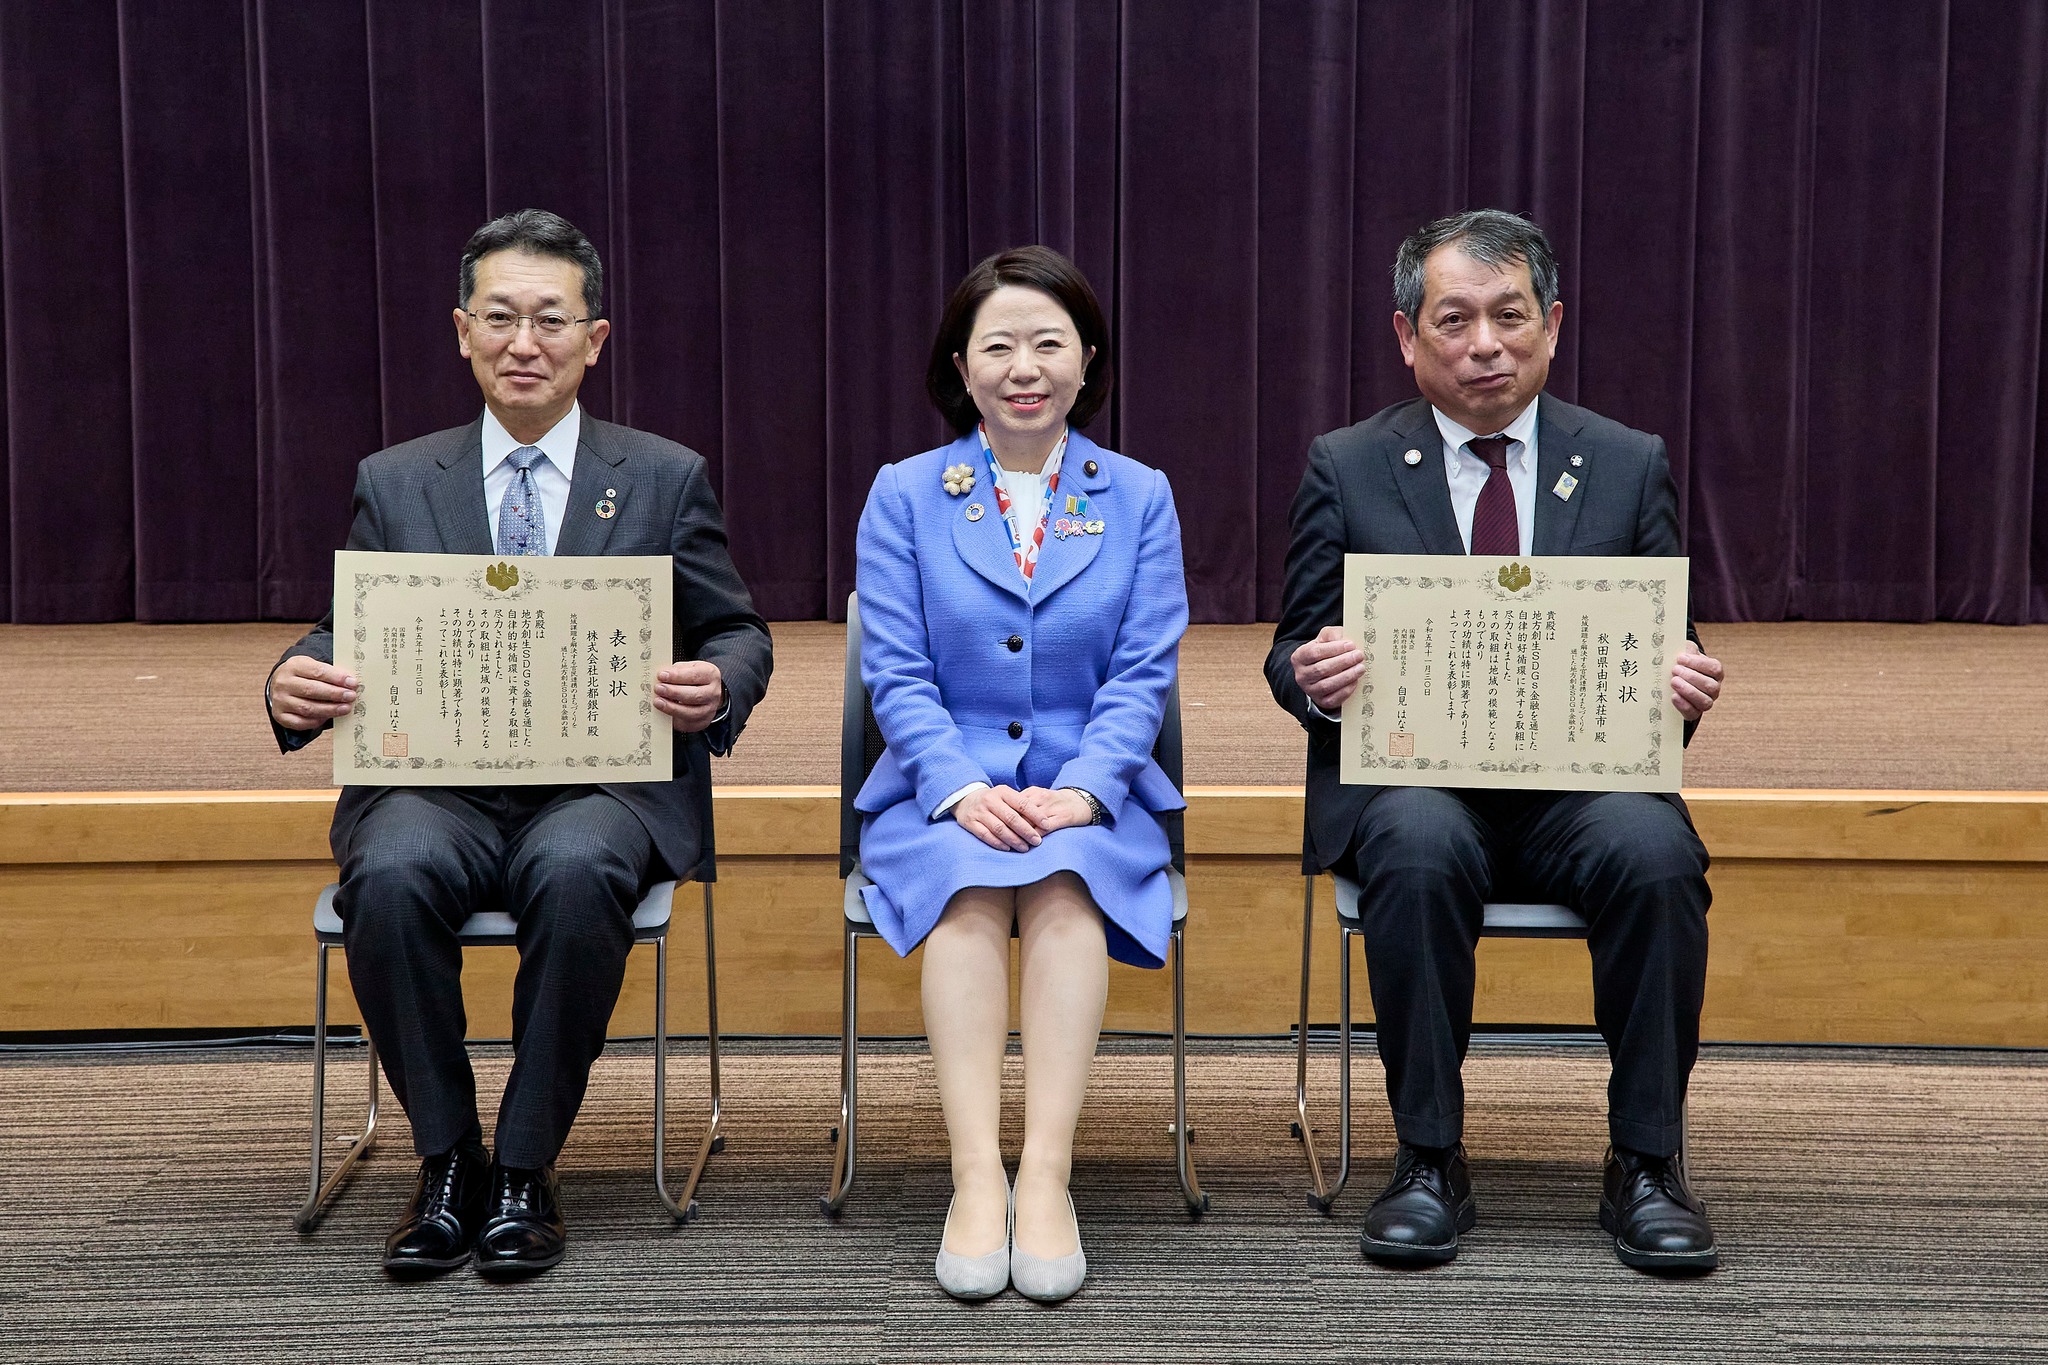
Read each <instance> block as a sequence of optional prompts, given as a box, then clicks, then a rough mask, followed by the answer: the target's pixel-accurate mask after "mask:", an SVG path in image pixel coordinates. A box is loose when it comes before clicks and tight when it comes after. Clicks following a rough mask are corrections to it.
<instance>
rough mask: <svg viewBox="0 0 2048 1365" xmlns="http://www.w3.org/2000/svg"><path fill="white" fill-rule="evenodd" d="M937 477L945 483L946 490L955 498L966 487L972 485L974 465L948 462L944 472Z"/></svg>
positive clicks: (966, 488)
mask: <svg viewBox="0 0 2048 1365" xmlns="http://www.w3.org/2000/svg"><path fill="white" fill-rule="evenodd" d="M939 479H940V481H941V482H942V483H944V484H945V485H946V491H947V492H948V493H951V494H952V495H953V496H954V497H956V498H957V497H959V496H960V495H961V494H963V493H965V492H966V491H967V490H968V489H970V488H972V487H974V466H973V465H971V464H949V465H947V466H946V470H945V472H944V473H943V474H941V475H940V476H939Z"/></svg>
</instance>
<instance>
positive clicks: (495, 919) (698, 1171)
mask: <svg viewBox="0 0 2048 1365" xmlns="http://www.w3.org/2000/svg"><path fill="white" fill-rule="evenodd" d="M693 757H696V758H697V759H698V763H697V770H698V772H699V773H700V774H701V777H700V779H699V780H698V781H697V783H696V784H695V786H696V788H697V791H698V794H699V796H700V798H701V800H700V806H699V808H700V809H701V810H702V811H703V812H704V817H703V820H704V829H703V853H702V855H701V856H700V858H699V860H698V863H697V866H696V867H695V868H693V869H691V871H690V873H689V875H688V876H686V877H682V878H680V879H678V880H680V881H694V882H701V883H702V884H703V886H704V987H705V992H704V993H705V1014H706V1021H707V1033H706V1038H707V1040H708V1045H709V1053H710V1058H711V1121H710V1123H709V1125H707V1126H706V1128H705V1130H704V1140H703V1142H702V1143H701V1144H699V1146H698V1148H697V1157H696V1160H695V1161H694V1162H693V1163H691V1166H690V1175H689V1178H688V1179H687V1180H685V1181H684V1182H683V1192H682V1195H681V1197H680V1198H678V1197H675V1196H672V1195H670V1194H669V1188H668V1159H667V1158H668V1147H667V1142H668V930H669V921H670V918H671V915H672V913H673V906H674V902H675V891H676V885H677V883H676V882H675V881H662V882H656V883H655V884H654V885H653V886H650V887H649V888H648V889H647V893H646V894H645V895H644V896H642V897H641V898H640V904H639V905H638V906H636V907H635V908H634V910H633V942H634V943H635V944H641V943H652V944H653V945H654V1188H655V1192H656V1193H657V1194H659V1195H660V1196H661V1202H662V1203H663V1204H664V1205H666V1206H667V1208H668V1211H669V1214H670V1216H672V1217H673V1218H674V1219H675V1220H676V1221H677V1222H678V1223H687V1222H689V1221H691V1220H692V1219H694V1218H695V1217H696V1216H697V1212H698V1209H697V1200H696V1192H697V1183H698V1181H699V1180H701V1179H702V1178H703V1175H704V1166H705V1163H707V1162H708V1161H710V1159H711V1157H712V1155H713V1153H716V1152H722V1151H724V1150H725V1137H724V1135H723V1134H722V1133H720V1132H719V1122H720V1120H721V1118H722V1117H723V1110H722V1107H721V1104H720V1096H719V1084H718V951H717V944H716V942H715V940H714V937H713V925H712V894H711V888H712V883H713V882H715V881H717V880H718V873H717V859H716V854H715V852H714V850H713V845H712V833H711V800H710V797H711V775H710V768H709V763H708V761H706V759H705V758H704V755H703V753H702V752H700V753H698V754H696V755H693ZM338 889H339V887H338V886H337V885H336V884H334V883H331V882H330V883H329V884H328V885H327V886H326V887H324V888H322V890H321V892H320V896H319V898H318V899H317V900H316V901H315V902H314V904H313V939H314V943H315V948H314V952H313V981H314V986H313V1160H312V1179H311V1182H310V1185H309V1187H308V1192H307V1195H306V1202H305V1203H304V1204H303V1205H302V1206H300V1208H299V1211H298V1212H297V1213H296V1214H294V1215H293V1216H292V1222H293V1224H294V1225H296V1226H297V1228H298V1230H299V1231H300V1232H311V1231H312V1230H313V1229H314V1227H315V1226H317V1225H318V1224H319V1222H320V1218H321V1216H322V1214H323V1213H324V1212H325V1210H326V1206H327V1204H328V1202H329V1201H330V1200H332V1199H333V1198H334V1195H335V1192H336V1191H337V1190H339V1189H340V1187H341V1183H342V1181H343V1180H344V1179H345V1178H346V1177H347V1175H348V1174H349V1172H350V1170H352V1169H353V1168H354V1166H355V1164H356V1163H357V1162H358V1161H360V1160H362V1159H363V1158H364V1157H365V1156H368V1155H369V1153H370V1149H371V1148H372V1147H373V1146H375V1145H376V1142H377V1109H378V1096H377V1044H376V1040H375V1039H371V1038H369V1037H368V1031H367V1030H365V1041H366V1042H367V1043H368V1045H369V1047H368V1051H369V1064H370V1067H369V1070H370V1093H369V1108H368V1110H367V1112H366V1113H365V1115H364V1118H363V1131H362V1132H361V1133H360V1134H358V1135H357V1136H356V1138H355V1140H354V1141H353V1142H351V1143H350V1144H349V1149H348V1151H347V1152H345V1153H343V1155H342V1158H341V1164H340V1165H338V1166H336V1167H335V1168H334V1171H333V1173H332V1174H330V1175H329V1176H328V1177H327V1178H326V1180H325V1182H323V1181H322V1180H321V1166H322V1164H323V1155H324V1153H323V1144H324V1142H325V1133H326V1118H327V954H328V952H329V950H330V949H333V948H338V947H341V948H343V951H344V952H346V951H347V950H346V948H345V947H343V943H342V925H341V916H340V915H339V914H337V913H336V912H335V909H334V893H335V892H336V891H337V890H338ZM516 935H517V925H516V923H515V921H514V920H513V919H512V917H511V916H510V915H507V914H504V913H502V912H499V911H494V910H492V911H482V912H479V913H477V914H473V915H471V916H470V917H469V918H468V919H467V920H464V921H463V924H462V928H461V929H460V930H459V931H458V932H457V937H458V938H459V939H460V940H461V942H462V946H463V948H464V949H469V948H488V947H514V946H516V945H517V942H518V940H517V937H516Z"/></svg>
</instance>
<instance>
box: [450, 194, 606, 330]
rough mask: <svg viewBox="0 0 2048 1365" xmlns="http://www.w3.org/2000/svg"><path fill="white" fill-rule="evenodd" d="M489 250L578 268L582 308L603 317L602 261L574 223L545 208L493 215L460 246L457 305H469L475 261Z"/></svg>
mask: <svg viewBox="0 0 2048 1365" xmlns="http://www.w3.org/2000/svg"><path fill="white" fill-rule="evenodd" d="M493 251H523V252H525V253H526V254H527V255H529V256H553V257H556V258H558V259H560V260H564V261H568V262H570V263H571V264H572V265H576V266H580V267H582V270H583V311H584V313H585V314H587V315H588V316H590V317H591V318H593V319H595V318H601V317H603V316H604V264H603V262H601V261H599V260H598V259H597V248H596V247H594V246H592V245H591V244H590V239H589V238H588V237H585V236H584V235H583V234H582V232H580V231H578V230H577V227H576V225H575V224H574V223H572V222H570V221H569V220H568V219H566V218H564V217H562V215H560V214H559V213H549V212H548V211H547V210H546V209H521V210H519V212H517V213H508V214H506V215H504V216H503V217H501V218H493V219H491V221H490V222H488V223H485V224H484V225H483V226H482V227H480V228H478V229H477V230H476V231H475V232H474V233H472V234H471V235H470V239H469V245H468V246H466V247H464V248H462V281H461V284H460V286H459V287H460V289H461V290H462V294H461V297H459V298H457V299H456V300H455V306H456V307H457V308H467V307H469V298H470V295H472V294H474V293H476V263H477V262H478V261H480V260H482V259H483V258H484V257H486V256H488V255H490V254H491V253H492V252H493Z"/></svg>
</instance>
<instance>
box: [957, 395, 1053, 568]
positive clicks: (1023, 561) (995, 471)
mask: <svg viewBox="0 0 2048 1365" xmlns="http://www.w3.org/2000/svg"><path fill="white" fill-rule="evenodd" d="M975 434H976V435H978V436H979V437H980V438H981V453H982V457H983V458H984V459H986V460H987V461H988V477H989V483H990V486H991V487H993V488H994V489H995V494H996V510H997V511H999V512H1001V513H1002V516H1003V529H1004V530H1006V531H1008V532H1009V533H1010V553H1011V555H1012V556H1014V557H1015V558H1016V561H1017V569H1018V571H1019V572H1021V573H1022V574H1023V575H1024V577H1025V578H1027V579H1028V578H1030V577H1031V576H1032V572H1033V571H1034V570H1035V569H1037V567H1038V552H1039V550H1040V548H1041V547H1043V546H1044V544H1045V527H1046V523H1047V521H1048V520H1049V519H1050V518H1051V517H1052V497H1053V494H1055V493H1057V492H1059V491H1060V462H1061V461H1062V460H1063V459H1064V458H1065V457H1066V453H1067V433H1066V432H1064V431H1062V432H1061V433H1060V440H1059V444H1058V445H1056V446H1054V447H1053V448H1052V455H1051V456H1050V457H1049V458H1048V459H1047V460H1046V462H1045V465H1044V467H1043V470H1042V471H1041V473H1040V475H1039V478H1040V480H1041V481H1042V482H1043V484H1044V494H1045V505H1044V507H1043V508H1042V509H1041V510H1040V511H1039V514H1038V525H1037V526H1036V527H1035V528H1034V529H1033V530H1032V533H1031V539H1030V541H1029V542H1026V541H1025V540H1024V538H1023V537H1022V535H1021V534H1019V531H1018V527H1017V518H1016V515H1015V513H1014V512H1012V511H1011V508H1010V495H1009V494H1008V493H1005V492H1004V491H1003V472H1004V471H1003V468H1002V466H1001V465H999V464H997V463H996V453H995V451H994V450H992V449H990V447H989V443H988V428H987V427H986V426H979V425H978V426H976V427H975Z"/></svg>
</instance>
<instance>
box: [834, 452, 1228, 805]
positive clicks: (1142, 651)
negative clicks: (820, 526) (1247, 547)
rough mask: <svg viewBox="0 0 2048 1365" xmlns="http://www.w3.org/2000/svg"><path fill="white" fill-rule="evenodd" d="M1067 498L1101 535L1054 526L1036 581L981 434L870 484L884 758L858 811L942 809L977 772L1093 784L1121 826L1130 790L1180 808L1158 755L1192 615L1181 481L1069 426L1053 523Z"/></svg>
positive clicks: (1015, 783)
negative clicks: (952, 484)
mask: <svg viewBox="0 0 2048 1365" xmlns="http://www.w3.org/2000/svg"><path fill="white" fill-rule="evenodd" d="M1090 462H1093V464H1094V467H1095V472H1094V473H1092V474H1091V473H1088V472H1087V471H1088V466H1089V464H1090ZM952 464H968V465H971V466H972V467H973V468H974V471H975V483H974V487H973V488H972V489H971V490H970V491H969V492H967V493H966V494H964V495H959V496H955V495H952V494H949V493H947V492H946V490H945V487H944V486H943V483H942V481H941V478H940V474H941V471H943V470H944V469H945V468H946V466H948V465H952ZM1069 495H1078V496H1085V497H1086V498H1087V499H1088V518H1089V519H1091V520H1097V521H1100V522H1102V523H1103V530H1102V532H1101V533H1100V534H1099V535H1086V534H1082V535H1075V536H1070V537H1067V538H1064V539H1062V538H1060V537H1057V536H1055V535H1054V534H1053V532H1052V531H1051V529H1048V530H1047V532H1046V537H1045V544H1044V546H1043V548H1042V549H1041V550H1040V551H1039V559H1038V566H1037V569H1036V571H1035V576H1034V578H1033V580H1032V581H1031V582H1030V583H1026V582H1025V580H1024V576H1023V575H1022V574H1021V573H1019V572H1018V571H1017V565H1016V561H1015V559H1014V558H1013V557H1012V555H1011V550H1010V539H1009V533H1008V531H1007V530H1005V528H1004V525H1003V519H1002V514H1001V513H1000V512H999V511H998V510H997V507H996V498H995V490H994V489H993V488H992V487H990V484H989V476H988V466H987V462H986V460H985V458H984V457H983V456H982V454H981V447H980V442H979V440H978V439H977V438H976V437H975V436H974V435H972V434H971V433H970V434H969V435H967V436H965V437H962V438H961V439H960V440H958V441H955V442H954V443H953V444H951V445H950V446H941V447H940V448H939V449H937V450H928V451H926V452H925V453H924V454H922V455H916V456H912V457H911V458H910V459H907V460H903V461H901V462H899V463H897V464H892V465H885V466H884V467H883V468H882V470H881V471H880V472H879V473H878V474H877V475H876V476H875V483H874V487H873V489H872V490H870V492H869V493H868V501H867V506H866V507H865V508H864V509H863V510H862V512H861V519H860V536H859V541H858V559H859V573H858V579H857V582H858V586H859V590H860V616H861V632H862V648H861V677H862V679H863V680H864V681H865V682H866V684H867V686H868V689H869V691H870V692H871V693H872V694H873V698H874V708H875V721H876V724H877V725H879V726H880V727H881V731H882V737H883V738H884V739H885V740H886V741H887V742H888V750H887V752H886V753H884V754H883V756H882V758H881V760H880V762H878V763H877V764H876V765H875V768H874V771H873V772H872V773H870V774H869V775H868V780H867V781H866V783H865V784H863V785H862V787H861V790H860V795H859V796H858V798H856V800H855V803H854V804H855V805H856V806H857V807H858V808H859V809H860V810H862V811H866V812H869V813H875V812H879V811H882V810H886V809H887V808H888V807H890V806H892V805H894V804H895V803H897V802H899V801H903V800H906V799H908V800H915V801H916V802H917V805H918V808H919V809H920V810H921V811H922V812H923V813H924V815H925V816H926V818H930V817H931V815H932V814H933V812H934V811H935V810H936V809H937V808H938V805H939V803H940V802H942V801H944V800H945V799H946V798H947V797H948V796H951V795H952V794H953V793H954V792H956V791H958V790H959V789H960V788H962V787H964V786H967V785H968V784H969V783H973V782H989V783H994V784H997V785H1007V786H1011V787H1016V788H1020V789H1021V788H1024V787H1031V786H1043V787H1053V788H1059V787H1080V788H1083V789H1085V790H1087V791H1089V792H1092V793H1093V794H1094V795H1095V797H1096V799H1097V800H1099V801H1101V802H1102V804H1103V805H1104V806H1105V807H1106V808H1107V809H1108V810H1109V813H1110V816H1111V818H1112V819H1114V818H1115V816H1116V815H1117V813H1118V812H1119V811H1121V810H1122V809H1123V808H1124V803H1125V802H1126V800H1130V799H1135V800H1136V801H1137V802H1138V803H1139V804H1140V805H1141V806H1142V807H1143V808H1144V809H1146V810H1151V811H1168V810H1179V809H1182V808H1183V806H1184V804H1185V803H1184V802H1183V801H1182V800H1181V797H1180V793H1179V792H1178V791H1176V790H1175V789H1174V786H1173V784H1172V782H1170V781H1168V780H1167V777H1166V774H1165V773H1164V772H1162V771H1160V768H1159V765H1158V764H1157V763H1155V762H1153V760H1152V746H1153V744H1154V742H1155V741H1156V740H1157V739H1158V737H1159V724H1160V714H1161V709H1162V707H1163V706H1164V704H1165V701H1166V695H1167V692H1168V690H1169V689H1170V688H1171V687H1172V685H1173V678H1174V670H1175V668H1176V666H1177V661H1178V652H1179V646H1180V637H1181V635H1182V633H1183V632H1185V631H1186V629H1187V624H1188V604H1187V583H1186V580H1185V578H1184V577H1183V575H1182V570H1181V557H1180V521H1179V518H1178V517H1177V516H1176V515H1175V513H1174V507H1173V493H1172V490H1171V489H1170V488H1168V486H1167V482H1166V476H1165V475H1163V474H1161V473H1160V472H1159V471H1157V470H1155V469H1150V468H1147V467H1146V466H1144V465H1141V464H1139V463H1138V462H1137V461H1135V460H1128V459H1125V458H1124V457H1123V456H1121V455H1117V454H1114V453H1112V452H1110V451H1107V450H1104V449H1103V448H1102V447H1100V446H1098V445H1096V444H1095V443H1094V442H1093V441H1090V440H1089V439H1088V438H1087V437H1085V436H1083V435H1081V434H1080V433H1079V432H1074V433H1072V434H1071V435H1070V436H1069V438H1068V441H1067V453H1066V456H1065V458H1064V460H1063V461H1062V463H1061V466H1060V487H1059V491H1058V492H1057V493H1056V494H1054V496H1053V502H1054V507H1053V516H1054V518H1055V519H1057V518H1058V517H1059V516H1060V515H1062V513H1063V510H1064V508H1065V505H1066V499H1067V497H1068V496H1069ZM977 507H978V508H980V509H981V510H980V513H979V514H978V516H977V517H976V518H975V519H973V520H970V519H969V518H970V512H971V509H973V508H977ZM1013 637H1015V639H1016V640H1017V641H1019V647H1017V648H1015V649H1013V648H1012V647H1011V643H1010V642H1011V640H1012V638H1013ZM1013 725H1015V726H1016V727H1017V731H1018V732H1017V734H1016V735H1015V736H1013V735H1012V734H1011V727H1012V726H1013Z"/></svg>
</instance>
